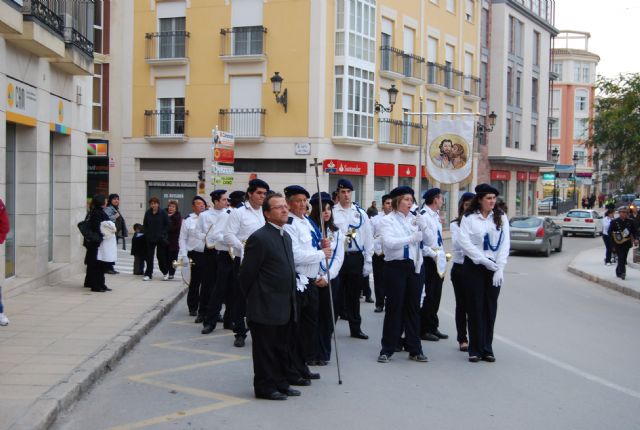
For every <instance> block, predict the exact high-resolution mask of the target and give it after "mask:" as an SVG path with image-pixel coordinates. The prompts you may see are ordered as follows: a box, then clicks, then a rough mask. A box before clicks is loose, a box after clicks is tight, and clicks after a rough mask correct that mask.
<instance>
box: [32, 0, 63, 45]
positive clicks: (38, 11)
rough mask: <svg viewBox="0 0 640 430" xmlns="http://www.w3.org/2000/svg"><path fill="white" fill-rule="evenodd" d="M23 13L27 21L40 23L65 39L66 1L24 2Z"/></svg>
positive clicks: (35, 0)
mask: <svg viewBox="0 0 640 430" xmlns="http://www.w3.org/2000/svg"><path fill="white" fill-rule="evenodd" d="M22 13H23V14H24V15H25V19H26V20H35V21H38V22H39V23H41V24H44V25H45V26H46V27H47V28H48V29H49V30H51V31H52V32H53V33H55V34H58V35H60V36H62V37H64V18H63V17H64V13H65V0H24V2H23V5H22Z"/></svg>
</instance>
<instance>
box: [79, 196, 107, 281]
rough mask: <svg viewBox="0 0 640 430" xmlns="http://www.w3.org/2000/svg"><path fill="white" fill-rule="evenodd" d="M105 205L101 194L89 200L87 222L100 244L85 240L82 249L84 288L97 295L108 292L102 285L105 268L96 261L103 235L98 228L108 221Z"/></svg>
mask: <svg viewBox="0 0 640 430" xmlns="http://www.w3.org/2000/svg"><path fill="white" fill-rule="evenodd" d="M106 205H107V200H106V199H105V197H104V196H103V195H102V194H96V195H95V196H93V198H92V199H91V210H90V211H89V214H88V215H87V220H88V221H89V228H90V229H91V231H92V232H94V233H96V235H97V237H100V242H93V241H91V242H90V241H88V240H86V239H85V240H84V241H83V245H84V247H85V248H87V253H86V255H85V257H84V264H86V265H87V274H86V276H85V279H84V286H85V287H86V288H91V291H94V292H97V293H103V292H105V291H108V288H107V287H106V285H105V283H104V272H105V270H106V269H107V267H106V266H105V265H104V264H103V263H102V262H101V261H99V260H98V248H99V247H100V244H101V243H102V240H103V233H102V232H101V231H100V226H101V224H102V222H103V221H110V220H109V217H108V216H107V214H106V213H105V212H104V208H105V206H106Z"/></svg>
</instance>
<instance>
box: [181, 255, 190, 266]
mask: <svg viewBox="0 0 640 430" xmlns="http://www.w3.org/2000/svg"><path fill="white" fill-rule="evenodd" d="M182 264H183V265H184V266H186V267H189V257H188V256H186V255H183V256H182Z"/></svg>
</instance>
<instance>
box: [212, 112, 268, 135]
mask: <svg viewBox="0 0 640 430" xmlns="http://www.w3.org/2000/svg"><path fill="white" fill-rule="evenodd" d="M266 113H267V111H266V110H265V109H262V108H249V109H220V111H219V112H218V114H219V119H218V123H219V124H220V125H219V127H220V128H221V129H222V130H225V131H228V132H229V133H233V135H234V137H235V139H236V141H259V142H261V141H263V140H264V117H265V115H266Z"/></svg>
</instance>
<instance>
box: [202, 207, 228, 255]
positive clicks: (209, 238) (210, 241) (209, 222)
mask: <svg viewBox="0 0 640 430" xmlns="http://www.w3.org/2000/svg"><path fill="white" fill-rule="evenodd" d="M226 211H227V209H213V208H209V209H207V210H206V211H204V212H202V213H201V214H200V216H199V217H198V230H199V231H200V233H202V234H204V235H205V240H204V243H205V246H206V247H207V248H208V249H211V248H213V246H214V244H215V241H216V239H217V238H216V237H215V236H214V230H215V228H216V226H217V224H218V221H219V220H220V217H221V216H222V214H223V213H225V212H226Z"/></svg>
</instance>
